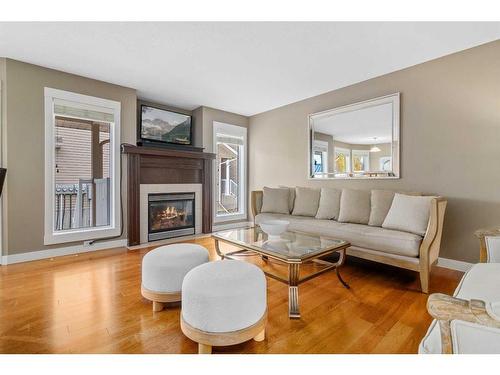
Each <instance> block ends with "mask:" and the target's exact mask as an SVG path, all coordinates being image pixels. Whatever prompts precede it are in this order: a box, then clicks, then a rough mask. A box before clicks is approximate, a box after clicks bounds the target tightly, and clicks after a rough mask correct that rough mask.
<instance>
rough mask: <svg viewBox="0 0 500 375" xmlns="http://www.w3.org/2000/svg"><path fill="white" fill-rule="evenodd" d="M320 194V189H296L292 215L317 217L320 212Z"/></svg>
mask: <svg viewBox="0 0 500 375" xmlns="http://www.w3.org/2000/svg"><path fill="white" fill-rule="evenodd" d="M320 194H321V191H320V190H319V189H313V188H303V187H296V188H295V203H294V205H293V211H292V215H299V216H315V215H316V212H318V206H319V198H320Z"/></svg>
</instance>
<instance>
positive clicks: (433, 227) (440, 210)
mask: <svg viewBox="0 0 500 375" xmlns="http://www.w3.org/2000/svg"><path fill="white" fill-rule="evenodd" d="M447 203H448V201H447V200H446V199H445V198H443V197H436V198H434V199H433V200H432V201H431V212H430V215H429V223H428V225H427V231H426V232H425V235H424V238H423V240H422V243H421V244H420V251H419V258H420V262H421V264H423V265H424V266H425V267H426V268H427V269H429V268H430V266H431V265H432V264H434V262H435V261H436V260H437V259H438V257H439V249H440V247H441V236H442V234H443V224H444V213H445V211H446V205H447Z"/></svg>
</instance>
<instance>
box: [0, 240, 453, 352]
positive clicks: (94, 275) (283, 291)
mask: <svg viewBox="0 0 500 375" xmlns="http://www.w3.org/2000/svg"><path fill="white" fill-rule="evenodd" d="M189 242H196V243H199V244H201V245H203V246H205V247H206V248H207V249H208V250H209V252H210V258H211V260H215V259H217V256H216V253H215V248H214V243H213V240H212V239H210V238H209V237H204V238H199V239H196V240H193V241H189ZM224 246H226V245H224ZM149 250H151V249H140V250H132V251H128V250H127V249H124V248H119V249H112V250H105V251H97V252H92V253H82V254H78V255H72V256H66V257H60V258H54V259H47V260H40V261H36V262H29V263H21V264H14V265H9V266H2V267H0V353H196V352H197V345H196V344H195V343H194V342H192V341H191V340H189V339H188V338H186V337H185V336H184V335H183V334H182V332H181V330H180V325H179V320H180V304H178V303H177V304H173V305H171V306H168V307H167V308H166V309H165V310H163V311H161V312H157V313H153V312H152V308H151V303H150V302H148V301H146V300H145V299H143V298H142V297H141V292H140V285H141V261H142V257H143V256H144V255H145V254H146V253H147V252H148V251H149ZM246 260H248V261H251V262H252V263H256V264H258V265H260V266H263V265H265V266H266V267H268V268H272V269H273V271H276V270H278V271H280V272H284V271H286V269H283V267H281V266H280V265H279V264H275V263H273V262H268V263H267V264H264V263H263V262H262V260H261V259H259V258H246ZM315 267H317V266H310V267H304V274H306V273H307V272H311V271H312V270H313V269H314V268H315ZM342 275H343V277H344V279H345V280H346V281H347V282H348V283H349V284H350V286H351V289H346V288H344V287H343V286H342V285H341V284H340V283H339V281H338V279H337V277H336V276H335V273H333V272H328V273H326V274H323V275H321V276H320V277H318V278H315V279H312V280H310V281H308V282H305V283H304V284H301V285H300V288H299V301H300V311H301V314H302V317H301V319H300V320H290V319H289V318H288V288H287V286H286V285H285V284H283V283H280V282H278V281H276V280H273V279H269V278H267V282H268V288H267V289H268V313H269V314H268V326H267V332H266V340H265V341H263V342H254V341H249V342H247V343H243V344H239V345H234V346H230V347H224V348H214V353H415V352H416V351H417V348H418V344H419V342H420V340H421V338H422V337H423V335H424V334H425V332H426V330H427V327H428V325H429V323H430V321H431V318H430V316H429V315H428V314H427V311H426V301H427V295H424V294H422V293H420V291H419V280H418V275H417V274H416V273H414V272H411V271H407V270H400V269H396V268H393V267H390V266H385V265H379V264H375V263H371V262H367V261H361V260H358V259H355V258H348V259H347V262H346V265H345V266H344V268H343V269H342ZM461 275H462V273H460V272H457V271H452V270H447V269H442V268H434V270H433V273H432V276H431V291H432V292H443V293H451V292H452V291H453V289H454V288H455V287H456V285H457V284H458V281H459V279H460V277H461Z"/></svg>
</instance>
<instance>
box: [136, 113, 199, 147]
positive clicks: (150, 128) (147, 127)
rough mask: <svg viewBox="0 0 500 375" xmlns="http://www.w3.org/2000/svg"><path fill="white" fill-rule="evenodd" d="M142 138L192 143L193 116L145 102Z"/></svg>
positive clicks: (173, 142)
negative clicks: (152, 105)
mask: <svg viewBox="0 0 500 375" xmlns="http://www.w3.org/2000/svg"><path fill="white" fill-rule="evenodd" d="M140 138H141V139H142V140H145V141H153V142H162V143H172V144H177V145H191V116H189V115H185V114H182V113H177V112H172V111H168V110H165V109H160V108H155V107H151V106H148V105H144V104H143V105H141V119H140Z"/></svg>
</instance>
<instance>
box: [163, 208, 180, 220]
mask: <svg viewBox="0 0 500 375" xmlns="http://www.w3.org/2000/svg"><path fill="white" fill-rule="evenodd" d="M180 214H181V212H180V211H177V208H176V207H171V206H168V207H167V208H166V209H165V210H163V212H162V213H161V218H162V219H168V220H171V219H175V218H176V217H178V216H179V215H180Z"/></svg>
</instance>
